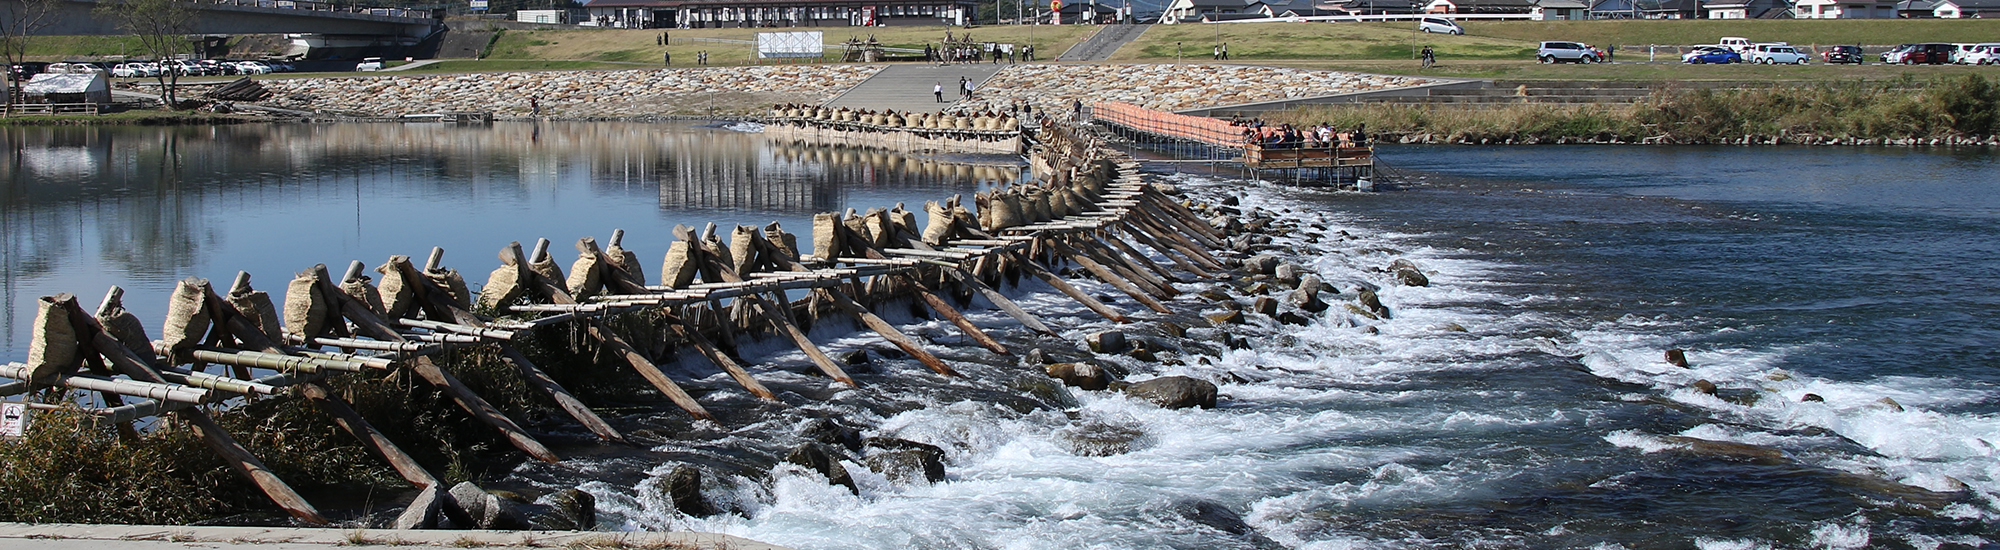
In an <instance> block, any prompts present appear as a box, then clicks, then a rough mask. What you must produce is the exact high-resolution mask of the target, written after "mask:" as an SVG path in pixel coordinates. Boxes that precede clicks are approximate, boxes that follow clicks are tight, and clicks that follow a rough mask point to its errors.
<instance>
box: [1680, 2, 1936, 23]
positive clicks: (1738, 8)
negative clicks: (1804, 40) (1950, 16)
mask: <svg viewBox="0 0 2000 550" xmlns="http://www.w3.org/2000/svg"><path fill="white" fill-rule="evenodd" d="M1905 1H1912V0H1905ZM1915 1H1921V0H1915ZM1701 8H1702V9H1703V10H1705V11H1707V12H1708V14H1707V15H1708V18H1709V19H1777V18H1789V17H1790V15H1789V13H1790V10H1791V5H1790V4H1787V3H1786V2H1785V0H1706V1H1705V2H1703V3H1702V5H1701ZM1777 16H1783V17H1777Z"/></svg>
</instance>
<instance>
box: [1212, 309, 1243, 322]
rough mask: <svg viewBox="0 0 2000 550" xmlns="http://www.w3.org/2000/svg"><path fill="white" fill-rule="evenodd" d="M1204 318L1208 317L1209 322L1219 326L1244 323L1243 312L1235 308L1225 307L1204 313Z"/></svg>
mask: <svg viewBox="0 0 2000 550" xmlns="http://www.w3.org/2000/svg"><path fill="white" fill-rule="evenodd" d="M1202 318H1204V319H1208V322H1209V324H1212V325H1217V326H1221V325H1240V324H1243V312H1242V311H1237V310H1234V309H1225V310H1222V311H1218V312H1214V313H1205V314H1202Z"/></svg>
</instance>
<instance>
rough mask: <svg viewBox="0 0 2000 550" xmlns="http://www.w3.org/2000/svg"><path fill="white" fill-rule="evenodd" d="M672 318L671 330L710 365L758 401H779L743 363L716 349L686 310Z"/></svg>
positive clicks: (669, 323)
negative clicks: (691, 346) (733, 380)
mask: <svg viewBox="0 0 2000 550" xmlns="http://www.w3.org/2000/svg"><path fill="white" fill-rule="evenodd" d="M671 317H672V318H671V319H670V320H669V322H668V325H667V327H668V329H669V330H672V331H674V335H675V336H679V337H680V338H681V339H682V340H686V341H687V342H688V343H691V344H694V348H695V350H696V351H698V352H700V353H701V356H702V357H706V358H708V361H709V362H710V363H714V364H715V366H717V367H721V368H722V371H723V372H727V373H729V377H730V378H734V379H736V383H737V384H741V385H742V386H743V389H744V390H746V391H749V392H750V395H755V396H757V398H758V399H763V400H765V401H773V402H775V401H777V400H778V395H777V394H775V393H771V390H770V389H769V388H765V387H764V384H762V383H759V382H758V381H757V379H756V378H752V377H751V376H750V371H749V370H746V369H744V368H743V364H742V363H738V362H736V358H734V357H730V356H729V355H728V354H725V353H722V350H719V349H716V347H715V344H712V343H710V342H709V341H708V337H707V336H703V335H702V334H701V329H700V328H699V327H696V326H694V323H693V321H691V320H690V319H689V316H688V315H687V314H686V313H685V308H683V313H682V314H681V315H673V316H671Z"/></svg>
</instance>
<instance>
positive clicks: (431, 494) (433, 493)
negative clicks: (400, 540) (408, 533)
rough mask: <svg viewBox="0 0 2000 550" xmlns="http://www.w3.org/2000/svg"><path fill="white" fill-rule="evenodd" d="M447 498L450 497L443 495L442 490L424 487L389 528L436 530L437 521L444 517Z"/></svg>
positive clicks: (435, 487)
mask: <svg viewBox="0 0 2000 550" xmlns="http://www.w3.org/2000/svg"><path fill="white" fill-rule="evenodd" d="M447 498H451V497H450V496H447V495H446V494H445V492H444V489H439V488H438V486H436V485H432V486H429V487H425V488H424V489H423V490H422V491H418V492H417V498H416V499H414V500H411V501H410V505H409V507H407V508H404V509H403V513H402V515H398V516H396V522H395V523H393V524H391V526H390V528H392V529H436V528H438V520H439V519H440V518H442V517H443V515H444V499H447Z"/></svg>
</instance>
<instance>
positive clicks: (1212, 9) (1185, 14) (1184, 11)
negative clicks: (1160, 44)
mask: <svg viewBox="0 0 2000 550" xmlns="http://www.w3.org/2000/svg"><path fill="white" fill-rule="evenodd" d="M1242 13H1258V14H1263V15H1264V16H1266V17H1268V16H1270V14H1269V13H1266V12H1265V11H1264V4H1263V3H1262V2H1258V1H1257V0H1174V2H1173V3H1172V4H1168V5H1167V11H1165V12H1162V13H1160V22H1161V23H1166V24H1169V25H1171V24H1174V23H1197V22H1200V21H1201V20H1202V17H1203V16H1205V15H1233V14H1242Z"/></svg>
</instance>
